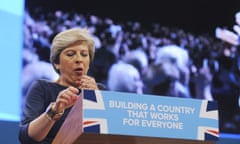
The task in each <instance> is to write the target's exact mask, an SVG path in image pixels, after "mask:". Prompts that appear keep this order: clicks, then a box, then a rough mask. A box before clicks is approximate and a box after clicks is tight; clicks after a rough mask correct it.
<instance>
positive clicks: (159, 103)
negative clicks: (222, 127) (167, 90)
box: [53, 90, 219, 144]
mask: <svg viewBox="0 0 240 144" xmlns="http://www.w3.org/2000/svg"><path fill="white" fill-rule="evenodd" d="M79 96H80V97H79V99H78V100H77V102H76V103H75V104H74V106H73V107H72V109H71V111H70V112H69V114H68V117H67V118H66V120H65V121H64V123H63V125H62V127H61V128H60V130H59V132H58V133H57V135H56V137H55V138H54V140H53V144H161V143H162V144H176V143H177V144H215V143H216V141H217V140H218V138H219V128H218V108H217V103H216V102H212V101H207V100H199V99H184V98H176V97H166V96H155V95H144V94H143V95H137V94H133V93H124V92H111V91H100V90H96V91H91V90H83V91H82V92H81V94H80V95H79Z"/></svg>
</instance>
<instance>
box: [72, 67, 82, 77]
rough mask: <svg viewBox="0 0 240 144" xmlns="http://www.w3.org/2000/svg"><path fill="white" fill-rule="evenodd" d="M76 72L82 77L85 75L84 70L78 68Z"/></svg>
mask: <svg viewBox="0 0 240 144" xmlns="http://www.w3.org/2000/svg"><path fill="white" fill-rule="evenodd" d="M74 71H75V73H76V74H77V75H82V74H83V69H82V68H76V69H74Z"/></svg>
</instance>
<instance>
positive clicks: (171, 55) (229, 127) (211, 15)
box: [0, 0, 240, 144]
mask: <svg viewBox="0 0 240 144" xmlns="http://www.w3.org/2000/svg"><path fill="white" fill-rule="evenodd" d="M20 5H21V4H20ZM22 6H23V7H20V9H21V8H22V12H19V13H20V18H22V19H20V20H19V21H18V23H19V27H20V28H19V30H16V31H17V32H19V37H21V36H22V37H21V38H18V39H17V40H16V41H17V42H18V44H19V45H21V47H20V48H19V45H18V46H17V45H16V46H11V47H18V48H17V51H19V53H17V52H16V50H15V49H12V50H13V51H12V52H11V51H10V53H11V55H12V53H13V54H16V53H17V54H20V55H17V60H18V61H19V63H16V62H13V64H15V65H17V66H15V68H16V67H17V71H18V72H19V74H15V73H14V74H13V75H15V76H18V77H15V78H17V79H19V81H20V82H19V83H18V84H17V85H16V87H17V91H15V92H16V94H15V95H17V96H16V100H14V101H15V102H16V101H17V102H19V104H17V105H16V106H17V108H16V110H15V111H16V112H14V113H16V114H17V116H15V115H16V114H13V115H10V116H9V115H8V118H7V119H12V120H13V121H14V122H17V121H18V120H19V113H20V112H21V111H20V109H21V104H22V103H23V102H24V101H22V99H23V98H24V96H25V94H26V92H27V90H28V87H29V85H31V83H32V82H33V81H34V80H36V79H39V78H45V79H49V80H55V79H56V78H57V77H58V75H57V74H56V73H55V72H54V70H53V69H52V66H51V64H50V63H49V52H50V49H49V48H50V45H51V40H52V38H53V37H54V36H55V34H56V33H58V32H60V31H62V30H65V29H68V28H70V27H88V28H89V29H90V30H91V32H92V34H93V35H94V37H95V40H96V53H95V60H94V61H93V63H92V64H91V67H90V71H89V74H90V75H92V76H93V77H95V78H96V80H97V81H98V82H101V83H102V84H104V85H105V86H106V87H107V90H110V91H122V92H131V93H138V94H152V95H156V96H170V97H181V98H195V99H207V100H211V101H214V100H216V101H218V104H219V116H220V117H219V118H220V125H219V127H220V132H221V134H220V137H221V139H220V141H219V143H226V142H227V141H224V140H228V142H227V143H229V144H230V143H236V141H240V98H239V94H240V93H239V92H240V91H239V90H240V81H239V78H240V73H239V72H240V71H239V70H240V69H239V68H240V55H239V44H238V41H239V40H238V32H237V31H236V29H234V26H236V25H238V24H237V21H236V18H235V15H236V13H237V12H238V11H240V7H239V6H240V1H237V0H233V1H231V2H227V1H224V0H220V1H217V0H212V1H207V0H202V1H190V0H182V1H177V0H163V1H155V0H152V1H147V0H141V1H136V0H132V1H111V0H102V1H99V0H88V1H84V2H83V1H74V0H68V1H66V0H49V1H41V0H34V1H31V0H25V1H24V2H23V4H22ZM11 9H12V8H11ZM0 14H1V13H0ZM17 15H19V14H17ZM0 16H1V15H0ZM4 16H5V15H4ZM5 17H6V16H5ZM7 20H8V19H7ZM14 20H15V19H14ZM21 22H22V23H21ZM11 24H12V23H11ZM15 24H16V23H14V25H15ZM9 25H10V24H9ZM21 26H22V27H21ZM7 28H8V30H7ZM9 28H10V29H11V27H9V26H8V24H6V25H5V28H4V27H2V29H3V30H5V32H6V33H9V31H10V30H9ZM2 29H1V30H2ZM220 30H221V31H220ZM16 31H14V32H16ZM225 31H227V32H225ZM6 33H4V34H2V35H0V36H1V39H2V40H3V39H6ZM10 34H13V33H10ZM16 34H17V33H16ZM16 34H14V35H16ZM12 37H13V35H10V36H9V37H7V38H8V39H10V40H11V41H10V42H9V43H6V45H5V47H9V44H12ZM14 37H15V36H14ZM21 42H22V43H21ZM15 44H16V43H15ZM6 53H9V52H8V51H7V52H6ZM11 57H12V56H11ZM15 57H16V56H15ZM7 58H8V59H9V56H8V57H6V58H5V59H7ZM11 59H12V58H11ZM2 61H3V60H2ZM11 61H12V60H11ZM2 65H4V66H5V65H6V62H4V63H3V64H2ZM12 71H14V72H16V71H15V70H12ZM6 73H7V72H6ZM6 73H5V74H6ZM3 74H4V73H3ZM1 75H2V74H1ZM5 79H6V78H5ZM13 81H14V82H16V80H13ZM10 85H12V82H11V84H10ZM5 87H6V86H5ZM3 88H4V86H3ZM10 91H11V90H10ZM6 95H9V94H8V93H7V94H6ZM5 97H7V96H5ZM6 101H9V103H10V100H8V99H6ZM8 107H9V105H8V104H6V102H4V104H3V108H4V109H9V108H8ZM0 114H1V113H0ZM4 114H5V115H4V116H5V117H6V113H4ZM4 116H3V117H4ZM9 117H10V118H9ZM14 124H15V126H17V125H16V123H14Z"/></svg>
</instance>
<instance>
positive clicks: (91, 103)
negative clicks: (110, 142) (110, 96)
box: [83, 90, 108, 133]
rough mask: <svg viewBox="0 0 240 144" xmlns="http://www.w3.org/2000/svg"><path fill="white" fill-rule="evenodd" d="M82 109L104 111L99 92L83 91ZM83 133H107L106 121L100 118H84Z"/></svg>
mask: <svg viewBox="0 0 240 144" xmlns="http://www.w3.org/2000/svg"><path fill="white" fill-rule="evenodd" d="M83 96H84V97H83V109H85V110H86V109H97V110H105V106H104V102H103V98H102V95H101V93H100V91H92V90H84V91H83ZM83 130H84V132H91V133H107V132H108V128H107V120H106V119H102V118H101V119H100V118H84V119H83Z"/></svg>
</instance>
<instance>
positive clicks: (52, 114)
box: [45, 103, 64, 121]
mask: <svg viewBox="0 0 240 144" xmlns="http://www.w3.org/2000/svg"><path fill="white" fill-rule="evenodd" d="M54 105H55V103H50V104H49V106H48V107H47V109H46V111H45V113H46V117H47V118H48V119H49V120H50V121H52V120H54V121H55V120H58V119H59V118H60V117H61V116H62V115H63V114H64V110H63V111H62V112H60V113H58V112H57V111H56V110H53V106H54Z"/></svg>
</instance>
